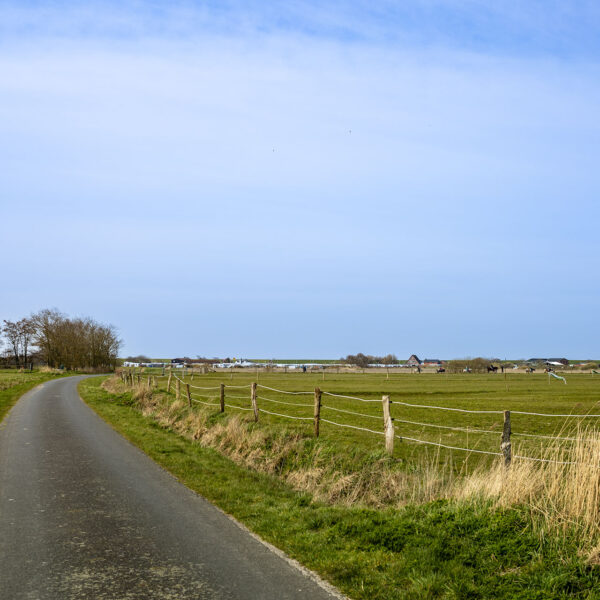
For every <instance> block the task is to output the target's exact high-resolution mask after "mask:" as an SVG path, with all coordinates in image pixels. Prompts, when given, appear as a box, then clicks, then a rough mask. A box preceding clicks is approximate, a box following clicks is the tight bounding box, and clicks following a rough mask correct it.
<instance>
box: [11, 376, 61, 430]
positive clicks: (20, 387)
mask: <svg viewBox="0 0 600 600" xmlns="http://www.w3.org/2000/svg"><path fill="white" fill-rule="evenodd" d="M56 377H60V375H57V374H54V373H40V372H39V371H37V370H34V371H23V372H19V371H16V370H15V369H0V421H2V419H3V418H4V415H5V414H6V413H7V412H8V411H9V410H10V409H11V407H12V406H13V405H14V403H15V402H16V401H17V400H18V399H19V398H20V397H21V396H22V395H23V394H24V393H25V392H27V391H29V390H30V389H31V388H33V387H35V386H36V385H39V384H40V383H44V381H48V380H50V379H55V378H56Z"/></svg>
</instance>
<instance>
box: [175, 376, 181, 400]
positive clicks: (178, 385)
mask: <svg viewBox="0 0 600 600" xmlns="http://www.w3.org/2000/svg"><path fill="white" fill-rule="evenodd" d="M180 397H181V381H180V379H179V378H177V379H176V380H175V399H176V400H179V398H180Z"/></svg>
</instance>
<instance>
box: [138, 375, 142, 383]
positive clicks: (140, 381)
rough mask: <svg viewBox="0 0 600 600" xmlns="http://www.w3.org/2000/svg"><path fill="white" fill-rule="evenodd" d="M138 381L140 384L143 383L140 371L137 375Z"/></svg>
mask: <svg viewBox="0 0 600 600" xmlns="http://www.w3.org/2000/svg"><path fill="white" fill-rule="evenodd" d="M137 382H138V385H141V383H142V376H141V375H140V374H139V373H138V375H137Z"/></svg>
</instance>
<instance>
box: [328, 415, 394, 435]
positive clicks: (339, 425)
mask: <svg viewBox="0 0 600 600" xmlns="http://www.w3.org/2000/svg"><path fill="white" fill-rule="evenodd" d="M321 421H323V422H324V423H329V424H330V425H337V426H338V427H347V428H348V429H358V430H359V431H368V432H369V433H374V434H376V435H385V432H384V431H374V430H373V429H367V428H366V427H357V426H356V425H346V424H345V423H335V422H334V421H328V420H327V419H323V418H321Z"/></svg>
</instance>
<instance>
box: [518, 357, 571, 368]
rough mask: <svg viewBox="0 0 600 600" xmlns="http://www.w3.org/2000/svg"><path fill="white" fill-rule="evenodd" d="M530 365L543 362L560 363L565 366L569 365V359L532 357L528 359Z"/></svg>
mask: <svg viewBox="0 0 600 600" xmlns="http://www.w3.org/2000/svg"><path fill="white" fill-rule="evenodd" d="M526 362H527V363H528V364H530V365H534V364H541V363H560V364H561V365H564V366H565V367H568V366H569V361H568V360H567V359H566V358H530V359H529V360H528V361H526Z"/></svg>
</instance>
